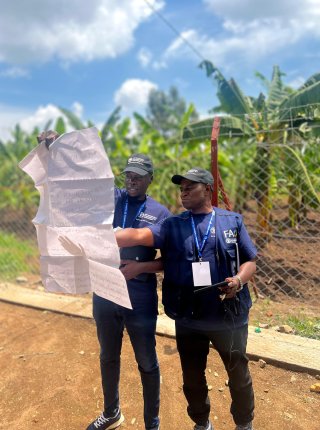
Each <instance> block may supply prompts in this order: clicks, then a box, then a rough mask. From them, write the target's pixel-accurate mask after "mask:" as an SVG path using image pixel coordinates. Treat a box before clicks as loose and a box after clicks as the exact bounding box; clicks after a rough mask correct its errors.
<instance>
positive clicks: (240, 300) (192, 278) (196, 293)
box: [116, 167, 257, 430]
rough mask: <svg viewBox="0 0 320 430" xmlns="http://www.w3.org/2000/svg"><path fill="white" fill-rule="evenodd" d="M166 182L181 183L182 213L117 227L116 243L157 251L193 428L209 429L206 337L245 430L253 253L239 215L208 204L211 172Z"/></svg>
mask: <svg viewBox="0 0 320 430" xmlns="http://www.w3.org/2000/svg"><path fill="white" fill-rule="evenodd" d="M172 182H173V183H175V184H178V185H180V191H181V201H182V204H183V206H184V207H185V208H186V209H187V211H185V212H183V213H181V214H180V215H177V216H172V217H170V218H168V219H166V220H165V221H164V222H163V223H162V224H161V225H157V226H149V228H144V229H139V230H132V229H127V230H122V231H119V232H117V233H116V238H117V241H118V245H119V246H134V245H138V244H140V245H145V246H153V247H156V248H159V249H161V255H162V259H163V266H164V280H163V286H162V299H163V305H164V309H165V312H166V314H167V315H168V316H169V317H170V318H173V319H174V320H175V325H176V340H177V347H178V351H179V355H180V360H181V367H182V372H183V391H184V394H185V396H186V399H187V402H188V409H187V411H188V414H189V416H190V418H191V419H192V420H193V421H194V422H195V426H194V430H213V426H212V424H211V422H210V419H209V413H210V401H209V397H208V387H207V381H206V377H205V370H206V365H207V356H208V353H209V344H210V342H211V343H212V344H213V346H214V347H215V349H216V350H217V352H218V353H219V355H220V357H221V359H222V361H223V363H224V365H225V368H226V371H227V373H228V376H229V389H230V394H231V398H232V404H231V413H232V416H233V419H234V421H235V423H236V430H252V420H253V410H254V395H253V389H252V381H251V376H250V373H249V369H248V359H247V356H246V345H247V337H248V314H249V308H250V306H251V299H250V294H249V290H248V287H247V282H248V281H249V279H250V278H251V277H252V275H253V274H254V272H255V270H256V263H255V258H256V254H257V250H256V248H255V246H254V245H253V243H252V241H251V239H250V237H249V235H248V233H247V231H246V229H245V226H244V224H243V222H242V217H241V215H239V214H237V213H235V212H228V211H226V210H223V209H220V208H216V207H214V208H213V207H212V205H211V196H212V186H213V178H212V175H211V173H210V172H208V171H207V170H204V169H201V168H198V167H195V168H193V169H190V170H188V171H187V172H186V173H185V174H183V175H174V176H173V177H172ZM223 282H224V284H221V283H223ZM216 284H218V285H216Z"/></svg>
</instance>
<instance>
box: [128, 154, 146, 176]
mask: <svg viewBox="0 0 320 430" xmlns="http://www.w3.org/2000/svg"><path fill="white" fill-rule="evenodd" d="M126 172H133V173H137V174H138V175H141V176H145V175H146V174H148V173H149V174H150V175H152V174H153V163H152V160H151V158H150V157H148V156H147V155H145V154H133V155H131V157H129V158H128V161H127V165H126V168H125V169H124V171H123V172H122V173H126Z"/></svg>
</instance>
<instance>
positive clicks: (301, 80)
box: [286, 76, 306, 89]
mask: <svg viewBox="0 0 320 430" xmlns="http://www.w3.org/2000/svg"><path fill="white" fill-rule="evenodd" d="M305 82H306V79H305V78H304V77H303V76H298V77H296V78H295V79H292V80H291V81H289V82H287V83H286V84H287V85H288V86H289V87H292V88H295V89H298V88H299V87H301V86H302V85H303V84H304V83H305Z"/></svg>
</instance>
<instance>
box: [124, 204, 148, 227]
mask: <svg viewBox="0 0 320 430" xmlns="http://www.w3.org/2000/svg"><path fill="white" fill-rule="evenodd" d="M147 198H148V196H147ZM147 198H146V200H145V201H144V202H143V203H142V205H141V206H140V207H139V209H138V212H137V214H136V216H135V217H134V218H133V221H132V223H131V225H130V227H132V226H133V224H134V223H135V221H136V219H137V218H138V217H139V216H140V214H141V212H142V211H143V210H144V209H145V207H146V204H147ZM128 206H129V202H128V196H127V198H126V201H125V204H124V209H123V218H122V228H125V226H126V222H127V215H128Z"/></svg>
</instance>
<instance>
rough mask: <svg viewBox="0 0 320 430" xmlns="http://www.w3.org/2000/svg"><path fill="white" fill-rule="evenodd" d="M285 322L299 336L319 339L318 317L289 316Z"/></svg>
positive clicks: (319, 325)
mask: <svg viewBox="0 0 320 430" xmlns="http://www.w3.org/2000/svg"><path fill="white" fill-rule="evenodd" d="M285 323H286V324H288V325H289V326H290V327H292V328H293V330H294V332H295V334H298V335H299V336H303V337H310V338H312V339H318V340H320V318H310V317H307V316H305V315H300V316H289V317H288V318H287V319H286V322H285Z"/></svg>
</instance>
